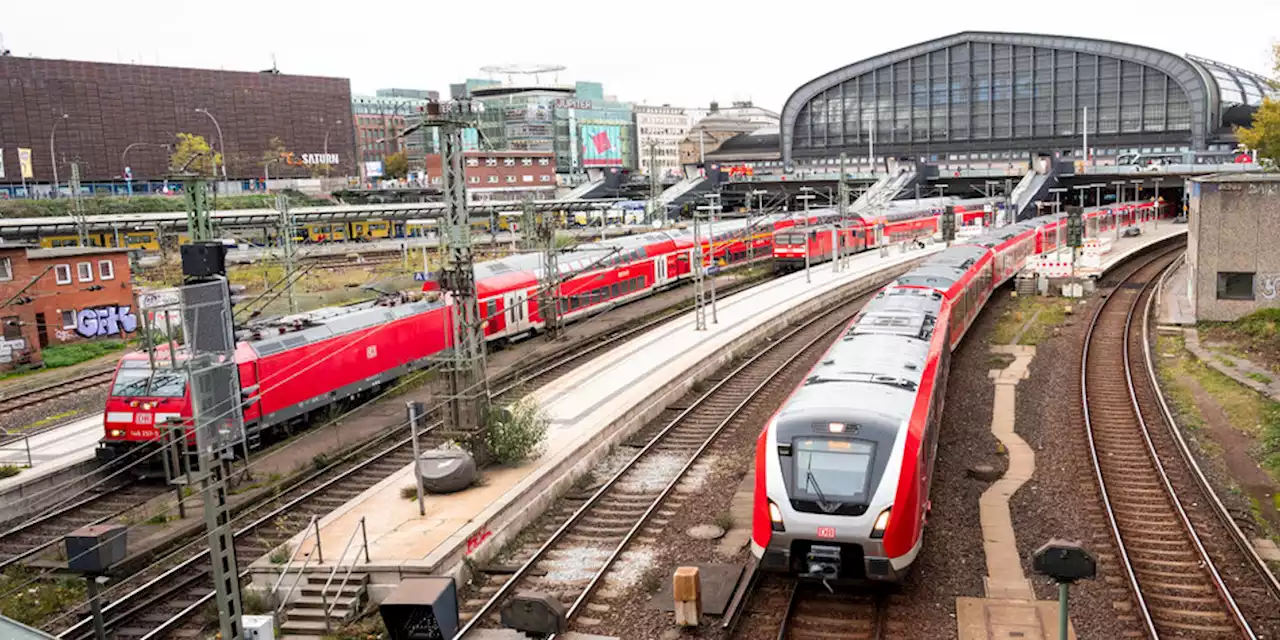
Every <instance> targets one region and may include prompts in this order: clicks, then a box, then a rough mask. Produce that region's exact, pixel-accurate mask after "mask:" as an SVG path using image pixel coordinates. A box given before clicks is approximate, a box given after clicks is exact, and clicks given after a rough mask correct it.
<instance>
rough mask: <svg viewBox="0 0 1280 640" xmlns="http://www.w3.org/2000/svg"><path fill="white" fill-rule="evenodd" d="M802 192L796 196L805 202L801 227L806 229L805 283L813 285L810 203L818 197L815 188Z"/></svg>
mask: <svg viewBox="0 0 1280 640" xmlns="http://www.w3.org/2000/svg"><path fill="white" fill-rule="evenodd" d="M800 192H801V193H800V195H798V196H796V200H803V201H804V222H802V223H801V225H800V227H801V228H803V229H804V281H805V282H806V283H811V282H813V277H812V276H811V275H810V271H809V269H810V266H811V265H810V263H809V201H810V200H812V199H814V198H816V197H817V196H815V195H813V187H800Z"/></svg>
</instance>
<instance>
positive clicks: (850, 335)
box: [777, 286, 942, 441]
mask: <svg viewBox="0 0 1280 640" xmlns="http://www.w3.org/2000/svg"><path fill="white" fill-rule="evenodd" d="M941 305H942V296H940V295H939V294H937V293H936V292H934V291H929V290H925V289H917V288H911V287H892V286H890V287H886V288H885V289H884V290H882V291H881V292H880V293H879V294H878V295H877V296H876V297H875V298H874V299H872V301H871V302H869V303H867V306H866V307H864V308H863V310H862V311H861V312H860V313H859V315H858V317H857V319H856V320H855V321H854V322H853V324H852V325H850V327H849V328H848V329H847V330H846V331H845V333H844V334H843V335H842V336H841V337H840V339H839V340H837V341H836V343H835V344H834V345H832V347H831V349H830V350H828V351H827V353H826V354H825V355H824V356H823V357H822V360H821V361H820V362H819V363H818V364H817V366H815V367H814V368H813V370H812V371H811V372H810V373H809V377H807V378H806V379H805V381H804V383H803V384H802V385H801V386H800V388H799V389H797V390H796V392H795V393H794V394H793V395H792V397H791V398H790V399H789V400H788V401H787V404H786V405H785V406H784V407H783V409H782V410H781V411H780V412H779V413H778V420H777V429H778V434H777V436H778V438H779V440H780V441H781V440H789V439H790V438H792V437H795V436H799V435H804V434H807V433H808V434H811V433H813V432H814V431H815V427H816V426H820V427H823V428H825V425H826V421H832V420H839V421H842V422H846V423H848V424H851V425H854V428H855V429H856V431H857V433H858V434H859V436H860V437H870V438H871V439H875V440H879V441H886V440H887V441H892V439H893V437H894V436H895V434H896V433H897V431H898V429H899V428H900V427H901V425H902V424H903V422H904V421H906V420H907V418H908V417H909V416H910V415H911V410H912V407H913V405H914V404H915V394H916V390H917V389H918V388H919V386H920V381H921V378H922V377H923V375H924V367H925V363H926V362H927V360H928V357H929V348H930V342H931V340H932V338H933V332H934V327H935V326H936V324H937V319H938V313H939V312H940V310H941ZM873 432H874V435H873Z"/></svg>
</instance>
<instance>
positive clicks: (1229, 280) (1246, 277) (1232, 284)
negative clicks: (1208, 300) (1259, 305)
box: [1218, 271, 1253, 300]
mask: <svg viewBox="0 0 1280 640" xmlns="http://www.w3.org/2000/svg"><path fill="white" fill-rule="evenodd" d="M1218 299H1219V300H1253V274H1252V273H1243V272H1236V271H1219V272H1218Z"/></svg>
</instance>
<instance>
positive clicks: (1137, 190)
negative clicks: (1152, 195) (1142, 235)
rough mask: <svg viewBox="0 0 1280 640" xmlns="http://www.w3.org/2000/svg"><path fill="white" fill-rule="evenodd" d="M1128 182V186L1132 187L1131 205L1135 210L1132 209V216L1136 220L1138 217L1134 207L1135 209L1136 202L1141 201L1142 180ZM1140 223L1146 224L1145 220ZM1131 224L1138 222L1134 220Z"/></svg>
mask: <svg viewBox="0 0 1280 640" xmlns="http://www.w3.org/2000/svg"><path fill="white" fill-rule="evenodd" d="M1129 182H1130V184H1132V185H1133V205H1134V207H1135V209H1134V214H1133V215H1134V217H1135V218H1136V217H1137V216H1138V210H1137V208H1136V207H1137V205H1138V201H1140V200H1142V195H1141V194H1142V182H1143V181H1142V180H1130V181H1129ZM1142 221H1143V222H1146V219H1145V218H1143V220H1142ZM1133 223H1134V224H1138V221H1137V220H1136V219H1135V220H1134V221H1133Z"/></svg>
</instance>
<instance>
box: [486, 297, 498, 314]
mask: <svg viewBox="0 0 1280 640" xmlns="http://www.w3.org/2000/svg"><path fill="white" fill-rule="evenodd" d="M485 307H486V311H485V314H484V315H485V316H488V317H493V315H494V314H495V313H497V312H498V301H497V300H490V301H489V302H488V303H487V304H486V305H485Z"/></svg>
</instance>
